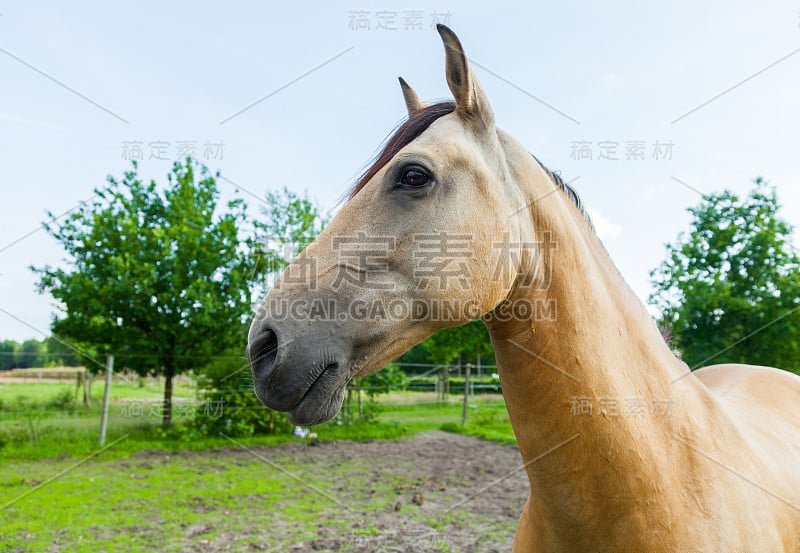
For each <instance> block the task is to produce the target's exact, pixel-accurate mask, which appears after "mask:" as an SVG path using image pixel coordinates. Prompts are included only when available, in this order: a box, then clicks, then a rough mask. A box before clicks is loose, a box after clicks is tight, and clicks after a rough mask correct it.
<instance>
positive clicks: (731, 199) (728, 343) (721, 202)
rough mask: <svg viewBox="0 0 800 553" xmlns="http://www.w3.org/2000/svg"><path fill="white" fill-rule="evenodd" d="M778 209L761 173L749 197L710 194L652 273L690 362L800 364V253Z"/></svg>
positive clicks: (656, 295)
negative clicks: (686, 230) (687, 229)
mask: <svg viewBox="0 0 800 553" xmlns="http://www.w3.org/2000/svg"><path fill="white" fill-rule="evenodd" d="M779 210H780V204H779V202H778V198H777V195H776V193H775V190H774V188H772V187H770V186H768V185H767V184H766V183H765V182H764V181H763V180H762V179H757V180H756V185H755V188H754V189H753V190H752V191H751V192H750V193H749V195H748V196H747V197H744V198H740V197H739V196H737V195H736V194H734V193H733V192H730V191H724V192H722V193H720V194H710V195H707V196H705V197H704V198H703V201H702V202H700V204H699V205H698V206H696V207H693V208H690V209H689V213H691V215H692V221H691V231H690V232H689V233H681V234H680V235H679V236H678V239H677V240H676V241H675V242H674V243H672V244H669V245H667V258H666V260H665V261H664V262H663V263H662V264H661V265H660V266H659V267H658V268H656V269H655V270H654V271H652V272H651V274H650V276H651V280H652V284H653V287H654V292H653V293H652V295H651V297H650V301H651V303H653V304H654V305H655V306H656V307H657V308H658V309H659V310H660V311H661V318H662V320H661V324H662V325H663V326H666V327H667V328H668V329H669V330H670V331H671V334H672V337H673V340H674V343H675V346H676V347H677V348H678V349H679V350H680V351H681V353H682V354H683V358H684V360H685V361H686V362H687V363H688V364H689V366H691V367H693V368H697V367H699V366H702V365H706V364H710V363H711V362H713V363H723V362H731V363H745V362H746V363H752V364H761V365H770V366H776V367H781V368H785V369H788V370H792V371H795V372H797V371H798V369H800V258H799V257H798V254H797V251H796V250H794V249H793V248H792V246H791V241H790V238H791V233H792V227H791V225H790V224H789V223H787V222H786V221H785V220H783V219H782V218H780V217H779V214H778V212H779Z"/></svg>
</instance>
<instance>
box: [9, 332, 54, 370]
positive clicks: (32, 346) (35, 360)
mask: <svg viewBox="0 0 800 553" xmlns="http://www.w3.org/2000/svg"><path fill="white" fill-rule="evenodd" d="M45 353H46V352H45V347H44V344H43V343H42V342H40V341H39V340H37V339H35V338H31V339H30V340H25V341H24V342H22V343H21V344H20V345H19V346H18V347H17V350H16V355H15V356H14V357H15V361H16V366H17V367H19V368H21V369H28V368H31V367H44V366H45V365H46V364H47V362H46V355H44V354H45Z"/></svg>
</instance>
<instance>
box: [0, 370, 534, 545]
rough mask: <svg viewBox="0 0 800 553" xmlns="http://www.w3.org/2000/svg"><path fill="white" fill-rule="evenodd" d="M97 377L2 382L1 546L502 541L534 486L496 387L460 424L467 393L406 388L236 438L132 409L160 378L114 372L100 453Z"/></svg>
mask: <svg viewBox="0 0 800 553" xmlns="http://www.w3.org/2000/svg"><path fill="white" fill-rule="evenodd" d="M101 393H102V386H96V387H95V388H94V389H93V396H94V397H93V399H94V401H93V404H92V406H91V407H89V408H86V407H83V406H82V405H74V404H72V402H71V399H70V395H71V394H72V395H74V384H73V385H70V384H68V383H61V384H59V383H47V382H37V383H27V384H8V385H6V384H3V385H0V551H3V552H5V551H10V552H13V553H23V552H40V551H43V552H61V551H64V552H66V551H70V552H71V551H77V552H92V553H94V552H97V551H105V552H111V551H115V552H119V551H123V552H127V551H147V552H148V553H150V552H156V551H176V552H177V551H197V552H201V551H202V552H204V553H206V552H208V553H215V552H221V551H293V552H299V551H349V552H366V551H386V552H391V551H411V552H413V551H448V552H456V551H469V552H472V551H475V552H478V551H507V550H509V549H510V543H511V540H512V537H513V534H514V528H515V526H516V520H517V517H518V514H519V511H520V509H521V507H522V503H523V501H524V499H525V497H526V495H527V490H528V486H527V481H526V479H525V474H524V471H523V470H522V463H521V459H520V456H519V453H518V451H517V449H516V447H515V446H514V437H513V433H512V431H511V428H510V425H509V424H508V419H507V415H506V414H505V409H504V405H503V402H502V399H501V398H499V397H497V396H495V397H484V396H478V397H476V398H474V399H473V400H472V401H471V404H470V411H469V413H470V414H469V419H470V423H469V424H468V425H467V426H461V424H460V417H461V402H460V398H458V397H453V398H451V399H450V400H449V401H448V402H445V403H441V402H437V401H435V397H434V396H433V395H431V396H430V397H428V396H427V395H426V394H421V393H408V392H400V393H392V394H389V395H388V396H382V398H381V400H380V403H381V413H380V415H379V417H378V421H377V422H372V423H369V424H361V423H349V424H337V423H335V422H334V423H327V424H325V425H320V426H319V427H316V428H315V430H316V431H317V432H318V433H319V436H320V440H319V441H318V442H316V443H314V444H313V445H312V443H310V442H307V441H302V440H298V439H296V438H293V437H292V436H290V435H279V436H250V437H246V438H241V439H239V438H236V441H235V442H234V443H232V442H231V441H229V440H228V439H226V438H224V437H222V436H216V437H215V436H206V437H201V438H197V437H196V436H194V435H185V436H183V435H181V434H180V433H178V434H176V433H174V432H172V433H164V432H163V431H162V429H161V426H160V419H159V417H158V416H155V415H152V414H149V413H148V412H147V409H145V410H144V411H143V412H142V413H139V414H137V416H131V413H130V406H131V405H132V404H133V403H132V402H135V401H138V400H145V401H153V402H157V401H158V399H159V398H160V385H159V383H158V382H144V383H116V384H115V385H114V387H113V388H112V405H111V411H110V412H111V418H110V422H109V433H108V443H110V444H112V445H111V447H109V448H108V449H106V450H104V451H102V452H101V453H99V454H97V452H98V445H97V427H98V420H99V403H100V402H99V400H98V397H97V396H98V395H99V394H101ZM193 397H194V388H193V387H192V386H191V385H189V383H183V384H182V385H179V386H178V387H177V393H176V401H187V402H189V401H191V400H192V398H193ZM126 409H127V412H126ZM177 422H178V428H180V427H181V420H180V417H178V421H177ZM441 428H444V429H446V430H449V432H442V431H441V430H439V429H441ZM470 434H471V435H474V436H480V437H483V438H488V439H490V440H494V442H492V441H485V440H480V439H477V438H475V437H469V436H467V435H470ZM115 442H116V443H115ZM497 442H500V443H497ZM473 496H474V497H473ZM465 500H467V501H466V502H464V503H463V504H460V503H461V502H463V501H465Z"/></svg>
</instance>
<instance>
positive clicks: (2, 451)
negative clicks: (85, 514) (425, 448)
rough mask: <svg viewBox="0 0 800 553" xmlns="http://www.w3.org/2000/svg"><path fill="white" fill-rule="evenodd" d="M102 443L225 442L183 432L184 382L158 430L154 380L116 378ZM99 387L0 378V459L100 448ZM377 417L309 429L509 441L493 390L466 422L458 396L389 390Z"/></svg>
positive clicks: (187, 402) (363, 435)
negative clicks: (80, 401)
mask: <svg viewBox="0 0 800 553" xmlns="http://www.w3.org/2000/svg"><path fill="white" fill-rule="evenodd" d="M112 390H113V392H112V394H111V398H112V399H111V405H110V408H109V423H108V431H107V442H106V443H110V442H113V441H116V440H119V439H120V438H123V437H124V439H123V440H121V441H120V442H119V443H118V444H117V445H115V446H114V447H113V448H112V449H110V450H109V451H107V452H105V453H104V454H103V455H105V456H110V457H114V458H121V457H125V456H129V455H131V454H132V453H134V452H136V451H140V450H143V449H153V450H161V451H180V450H189V451H201V450H207V449H213V448H224V447H231V445H232V444H231V442H230V441H229V440H228V439H226V438H225V437H223V436H202V435H198V434H197V433H192V432H189V431H188V430H187V428H186V426H185V425H186V423H188V422H189V421H190V418H191V416H192V415H193V412H194V406H195V405H196V403H194V402H193V400H192V398H193V395H194V389H193V388H192V387H191V386H186V385H183V386H178V387H177V390H176V396H175V407H174V414H173V417H174V420H175V421H176V422H177V423H178V424H177V428H176V429H174V430H172V431H170V432H165V431H164V430H163V429H162V427H161V424H160V423H161V415H160V412H159V411H158V407H159V402H160V400H161V396H160V394H161V391H160V389H158V386H157V384H153V383H148V384H146V385H145V386H143V387H140V386H138V385H135V384H115V385H114V387H113V388H112ZM101 391H102V388H101V387H100V386H97V385H96V386H95V387H94V389H93V394H94V397H93V400H92V405H91V406H90V407H84V406H82V405H76V404H73V403H72V400H73V398H74V388H73V387H72V385H70V384H48V383H41V384H6V385H0V400H1V401H0V404H1V405H0V462H1V461H3V460H37V459H53V458H55V459H58V458H67V457H83V456H87V455H91V454H92V453H94V452H96V451H97V450H98V448H99V445H98V435H99V425H100V422H99V421H100V414H101V401H100V399H99V398H98V397H97V396H98V395H100V393H101ZM379 405H380V415H379V416H378V420H377V422H372V423H349V424H342V421H340V420H334V421H332V422H329V423H326V424H323V425H319V426H317V427H315V428H314V431H315V432H317V434H318V435H319V438H320V439H323V440H356V441H358V440H371V439H397V438H401V437H404V436H410V435H413V434H415V433H418V432H425V431H429V430H435V429H439V428H444V429H445V430H449V431H453V432H459V433H464V434H469V435H474V436H478V437H481V438H485V439H490V440H496V441H501V442H504V443H507V442H513V433H512V432H511V429H510V425H509V424H508V419H507V416H506V415H505V408H504V404H503V401H502V399H501V398H499V397H487V398H484V397H481V396H478V397H476V398H474V399H473V400H472V403H471V407H472V408H471V409H470V413H469V420H470V423H469V424H468V425H467V426H466V427H462V426H461V425H460V420H461V410H462V406H461V402H460V401H459V399H458V398H450V400H449V401H447V402H445V403H441V402H438V401H436V400H435V396H434V395H433V394H419V393H414V392H394V393H392V394H388V395H387V396H385V397H382V399H381V400H380V402H379ZM294 439H295V438H294V437H293V436H291V435H288V434H281V435H255V436H248V437H243V438H237V441H238V442H240V443H243V444H244V445H247V446H268V445H276V444H280V443H284V442H286V441H291V440H294Z"/></svg>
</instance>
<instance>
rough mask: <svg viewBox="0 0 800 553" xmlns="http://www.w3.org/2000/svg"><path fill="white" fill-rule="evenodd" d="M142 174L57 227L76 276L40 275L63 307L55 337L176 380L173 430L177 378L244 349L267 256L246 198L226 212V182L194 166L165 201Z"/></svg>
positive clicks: (178, 167)
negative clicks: (250, 231)
mask: <svg viewBox="0 0 800 553" xmlns="http://www.w3.org/2000/svg"><path fill="white" fill-rule="evenodd" d="M137 170H138V167H137V165H136V163H134V164H133V168H132V170H130V171H128V172H126V173H125V174H124V176H123V178H122V180H119V181H118V180H116V179H114V178H113V177H109V179H108V181H109V186H108V187H107V188H105V189H102V190H100V189H98V190H96V197H95V200H93V201H92V202H90V203H86V204H83V205H82V206H81V207H80V208H79V209H77V210H76V211H74V212H73V213H72V214H71V215H70V216H69V217H67V218H66V219H65V220H63V221H59V220H57V219H56V218H55V217H53V215H52V214H50V221H49V222H48V223H46V224H45V228H46V229H47V231H48V233H49V234H51V235H52V236H53V237H54V238H55V239H56V240H58V241H59V242H60V243H61V244H62V246H63V247H64V249H65V250H66V252H67V254H68V256H69V257H68V264H69V267H68V268H66V269H64V268H52V267H49V266H46V267H43V268H33V270H34V272H36V273H37V274H38V275H39V277H40V280H39V284H38V288H39V291H40V292H44V291H48V292H50V293H51V294H52V295H53V297H54V298H55V299H56V300H58V301H59V302H60V307H61V311H62V313H61V316H60V317H57V318H56V319H55V320H54V321H53V323H52V330H53V332H54V333H56V334H58V335H60V336H61V337H65V338H68V339H70V340H73V341H75V342H76V343H79V344H85V345H89V346H92V347H93V348H94V351H95V352H96V353H97V354H98V355H102V354H104V353H113V354H115V356H116V358H117V360H118V366H126V367H128V368H131V369H133V370H135V371H136V372H137V373H139V374H140V375H147V374H152V375H161V376H164V377H165V386H164V410H163V420H164V423H165V424H169V423H170V422H171V419H172V380H173V377H174V376H175V375H177V374H179V373H181V372H184V371H186V370H188V369H191V368H195V369H196V368H201V367H203V366H204V365H206V364H207V363H208V362H209V360H210V359H211V358H212V357H213V356H215V355H219V354H220V352H225V351H228V350H229V349H231V348H238V349H243V345H244V343H245V340H246V322H247V320H248V319H249V316H250V313H251V285H252V284H253V282H254V281H255V279H256V278H257V277H258V276H259V273H260V272H261V271H263V269H264V258H263V250H262V248H261V247H260V244H258V243H257V242H256V241H255V238H254V237H243V236H242V234H243V231H242V229H243V227H244V225H245V224H246V216H245V209H246V206H245V204H244V202H243V201H242V200H241V199H236V200H233V201H230V202H228V204H227V206H226V208H227V209H226V210H224V211H223V210H222V209H220V206H219V205H218V197H219V192H218V190H217V184H216V178H215V176H214V175H211V174H210V173H209V172H208V170H207V169H206V168H205V167H202V166H201V167H198V164H197V163H195V162H193V161H192V160H190V159H187V160H186V162H185V163H175V164H174V166H173V168H172V171H171V173H170V174H169V175H168V176H167V182H166V183H165V185H164V186H163V190H162V189H161V188H160V187H159V186H157V185H156V183H155V182H154V181H150V182H149V183H146V182H143V181H142V180H141V179H140V178H139V176H138V174H137Z"/></svg>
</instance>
